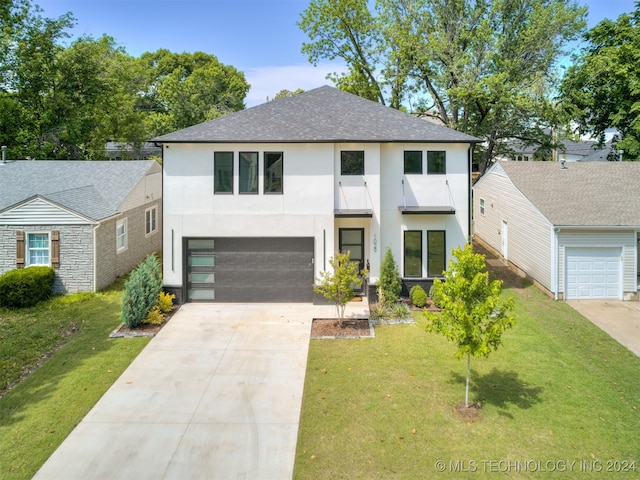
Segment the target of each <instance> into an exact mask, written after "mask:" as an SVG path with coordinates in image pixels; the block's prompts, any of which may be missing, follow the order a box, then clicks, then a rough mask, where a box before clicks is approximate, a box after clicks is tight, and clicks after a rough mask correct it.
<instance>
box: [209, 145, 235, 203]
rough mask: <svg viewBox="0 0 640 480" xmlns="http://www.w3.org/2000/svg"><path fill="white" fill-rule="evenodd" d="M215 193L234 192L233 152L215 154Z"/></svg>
mask: <svg viewBox="0 0 640 480" xmlns="http://www.w3.org/2000/svg"><path fill="white" fill-rule="evenodd" d="M213 193H233V152H214V154H213Z"/></svg>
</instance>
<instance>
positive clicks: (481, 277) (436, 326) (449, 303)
mask: <svg viewBox="0 0 640 480" xmlns="http://www.w3.org/2000/svg"><path fill="white" fill-rule="evenodd" d="M453 257H454V258H453V259H452V260H451V261H450V262H449V268H448V269H447V270H446V271H445V272H444V281H440V280H439V279H436V280H434V282H433V288H432V291H431V292H432V293H431V294H432V299H433V302H434V303H435V304H436V306H438V307H439V308H441V309H442V311H441V312H438V313H434V312H425V315H426V317H427V320H428V323H427V325H426V326H425V330H427V331H428V332H438V333H441V334H442V335H444V336H445V337H446V338H447V339H448V340H452V341H454V342H456V344H457V345H458V350H457V352H456V353H455V356H456V357H457V358H461V357H462V356H464V355H466V356H467V383H466V389H465V406H466V407H468V406H469V379H470V376H471V356H472V355H473V356H474V357H487V356H489V353H491V352H492V351H493V350H496V349H497V348H498V347H499V346H500V344H501V336H502V333H503V332H504V331H505V330H507V329H508V328H511V327H512V326H513V325H514V324H515V319H514V318H513V317H511V316H509V312H510V311H511V309H512V308H513V299H512V298H510V299H509V300H507V301H504V300H503V299H502V298H501V297H500V293H501V291H502V281H501V280H494V281H492V282H490V281H489V273H488V272H487V271H486V265H485V261H484V255H481V254H478V253H474V252H473V248H472V247H471V245H466V246H465V247H464V248H460V247H458V248H456V249H454V251H453Z"/></svg>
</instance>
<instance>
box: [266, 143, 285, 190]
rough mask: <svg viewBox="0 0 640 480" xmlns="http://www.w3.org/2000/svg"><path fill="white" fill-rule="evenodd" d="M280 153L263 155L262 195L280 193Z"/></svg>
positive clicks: (281, 155)
mask: <svg viewBox="0 0 640 480" xmlns="http://www.w3.org/2000/svg"><path fill="white" fill-rule="evenodd" d="M282 170H283V154H282V152H265V154H264V193H282Z"/></svg>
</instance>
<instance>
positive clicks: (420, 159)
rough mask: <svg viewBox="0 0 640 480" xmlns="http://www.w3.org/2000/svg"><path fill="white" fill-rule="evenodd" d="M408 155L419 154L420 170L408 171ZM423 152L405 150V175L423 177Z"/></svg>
mask: <svg viewBox="0 0 640 480" xmlns="http://www.w3.org/2000/svg"><path fill="white" fill-rule="evenodd" d="M407 154H419V156H420V158H419V159H418V160H419V162H420V165H419V168H418V169H417V171H408V169H407V161H410V160H409V159H407ZM422 163H423V162H422V150H405V151H404V174H405V175H422Z"/></svg>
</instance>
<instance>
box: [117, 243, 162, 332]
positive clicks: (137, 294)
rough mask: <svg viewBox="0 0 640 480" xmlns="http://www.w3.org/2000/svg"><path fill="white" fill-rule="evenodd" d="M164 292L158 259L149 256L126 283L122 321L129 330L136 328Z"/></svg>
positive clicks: (123, 295)
mask: <svg viewBox="0 0 640 480" xmlns="http://www.w3.org/2000/svg"><path fill="white" fill-rule="evenodd" d="M161 290H162V274H161V272H160V263H159V262H158V259H157V258H156V257H155V256H153V255H149V256H148V257H147V258H146V259H145V261H144V262H142V263H141V264H140V265H138V266H137V267H136V268H135V270H133V271H132V272H131V274H130V275H129V278H128V279H127V281H126V282H125V283H124V293H123V294H122V313H121V319H122V323H124V324H125V325H126V326H127V327H129V328H136V327H137V326H138V325H140V324H141V323H142V322H143V321H144V320H145V319H146V318H147V314H148V313H149V312H150V311H151V309H152V308H153V307H154V306H155V304H156V302H157V300H158V295H159V294H160V291H161Z"/></svg>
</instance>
